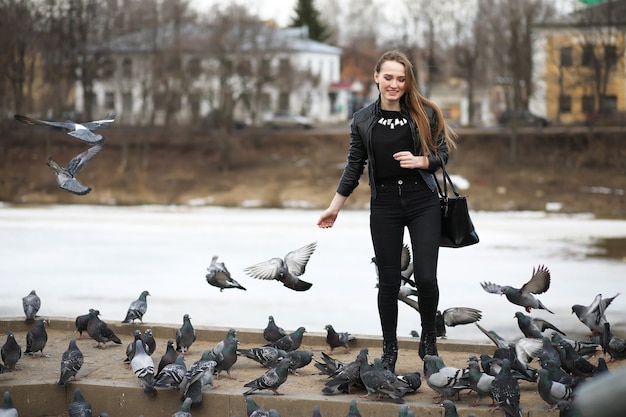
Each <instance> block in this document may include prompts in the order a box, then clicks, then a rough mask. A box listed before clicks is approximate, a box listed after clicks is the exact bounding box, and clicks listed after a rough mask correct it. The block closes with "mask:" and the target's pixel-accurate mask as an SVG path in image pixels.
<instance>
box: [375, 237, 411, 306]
mask: <svg viewBox="0 0 626 417" xmlns="http://www.w3.org/2000/svg"><path fill="white" fill-rule="evenodd" d="M372 263H373V264H374V267H375V268H376V277H377V279H378V276H379V274H378V263H377V262H376V257H375V256H374V257H372ZM400 275H401V276H402V282H403V283H404V284H408V285H410V286H411V287H413V288H417V284H416V283H415V281H413V280H412V279H411V276H412V275H413V262H411V249H410V248H409V245H407V244H406V243H405V244H403V245H402V254H401V255H400ZM415 295H417V294H415Z"/></svg>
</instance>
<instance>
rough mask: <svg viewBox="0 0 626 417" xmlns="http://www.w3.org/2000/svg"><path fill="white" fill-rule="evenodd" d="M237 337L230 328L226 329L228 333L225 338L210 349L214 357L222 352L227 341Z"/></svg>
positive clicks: (235, 331)
mask: <svg viewBox="0 0 626 417" xmlns="http://www.w3.org/2000/svg"><path fill="white" fill-rule="evenodd" d="M236 337H237V330H236V329H233V328H232V327H231V328H230V329H228V332H226V337H225V338H224V339H222V340H220V341H219V342H218V343H217V344H216V345H215V346H214V347H213V349H211V351H212V352H213V354H214V355H218V354H220V353H221V352H222V350H224V346H226V344H227V343H228V341H229V340H230V339H234V338H236Z"/></svg>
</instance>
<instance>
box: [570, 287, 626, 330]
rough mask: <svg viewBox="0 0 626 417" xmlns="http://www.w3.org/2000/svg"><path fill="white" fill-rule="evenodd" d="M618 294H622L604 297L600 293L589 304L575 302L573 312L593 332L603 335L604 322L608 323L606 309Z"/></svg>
mask: <svg viewBox="0 0 626 417" xmlns="http://www.w3.org/2000/svg"><path fill="white" fill-rule="evenodd" d="M618 295H620V294H619V293H617V294H615V295H614V296H613V297H608V298H602V294H598V295H596V296H595V297H594V299H593V302H592V303H591V304H589V305H588V306H583V305H580V304H574V305H573V306H572V313H574V314H576V317H578V320H580V322H581V323H582V324H584V325H585V326H587V327H588V328H589V330H590V331H591V332H592V333H593V334H596V335H601V334H603V333H604V324H605V323H607V320H606V315H605V311H606V309H607V308H608V307H609V306H610V305H611V303H612V302H613V300H615V298H616V297H617V296H618Z"/></svg>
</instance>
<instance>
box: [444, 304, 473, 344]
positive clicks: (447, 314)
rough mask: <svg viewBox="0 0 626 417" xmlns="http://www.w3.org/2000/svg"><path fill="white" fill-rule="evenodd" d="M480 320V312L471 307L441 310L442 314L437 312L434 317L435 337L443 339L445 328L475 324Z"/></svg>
mask: <svg viewBox="0 0 626 417" xmlns="http://www.w3.org/2000/svg"><path fill="white" fill-rule="evenodd" d="M481 318H482V311H480V310H477V309H475V308H471V307H450V308H446V309H445V310H443V313H442V312H441V311H439V310H437V315H436V317H435V320H436V323H435V326H436V329H437V336H438V337H441V338H444V339H445V337H446V327H454V326H458V325H461V324H471V323H475V322H477V321H479V320H480V319H481Z"/></svg>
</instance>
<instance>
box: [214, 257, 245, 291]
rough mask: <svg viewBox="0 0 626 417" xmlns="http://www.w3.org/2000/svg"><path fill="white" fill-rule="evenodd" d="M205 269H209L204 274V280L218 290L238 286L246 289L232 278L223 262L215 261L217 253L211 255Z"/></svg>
mask: <svg viewBox="0 0 626 417" xmlns="http://www.w3.org/2000/svg"><path fill="white" fill-rule="evenodd" d="M207 271H209V273H208V274H206V282H208V283H209V285H212V286H214V287H217V288H219V289H220V292H222V291H224V290H225V289H226V288H238V289H240V290H244V291H246V289H245V288H244V287H242V286H241V285H240V284H239V283H238V282H237V281H235V280H234V279H233V277H232V276H231V275H230V272H229V271H228V269H227V268H226V265H224V262H217V255H213V258H212V259H211V265H209V267H208V268H207Z"/></svg>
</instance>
